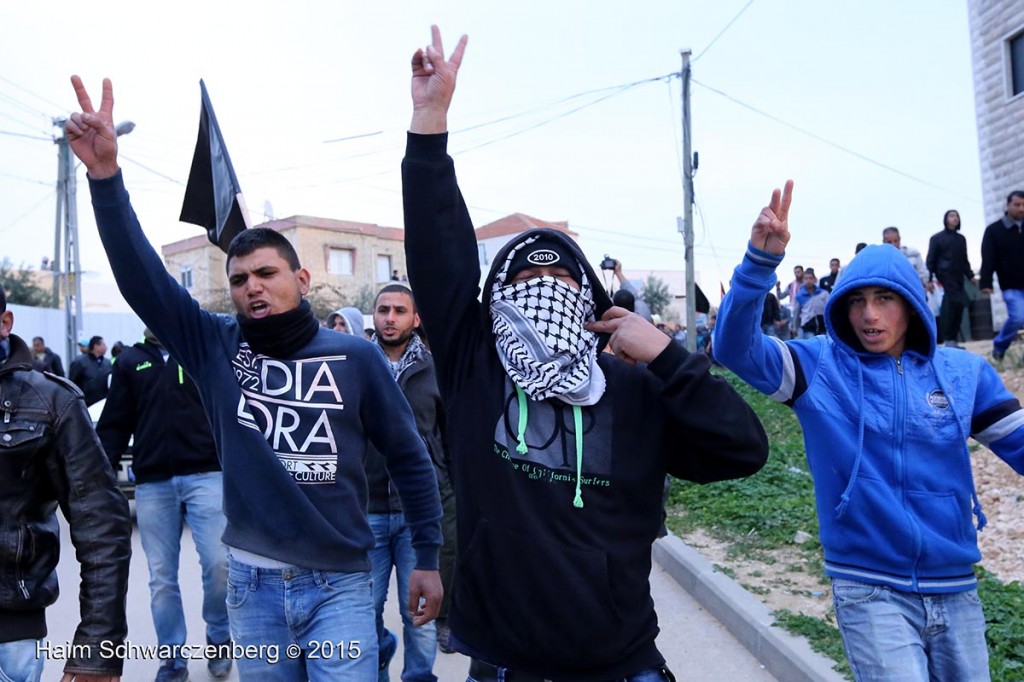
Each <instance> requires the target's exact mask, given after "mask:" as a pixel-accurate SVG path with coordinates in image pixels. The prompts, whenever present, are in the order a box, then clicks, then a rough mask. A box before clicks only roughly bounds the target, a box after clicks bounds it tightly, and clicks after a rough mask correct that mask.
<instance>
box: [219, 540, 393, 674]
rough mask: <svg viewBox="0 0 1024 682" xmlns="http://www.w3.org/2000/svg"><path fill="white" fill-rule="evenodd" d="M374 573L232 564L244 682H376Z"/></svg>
mask: <svg viewBox="0 0 1024 682" xmlns="http://www.w3.org/2000/svg"><path fill="white" fill-rule="evenodd" d="M372 583H373V581H372V580H371V578H370V574H369V573H367V572H361V573H334V572H329V571H316V570H310V569H268V568H255V567H252V566H248V565H246V564H243V563H240V562H239V561H237V560H235V559H229V561H228V598H227V604H228V616H229V617H230V619H231V636H232V638H233V639H234V646H235V648H236V649H237V650H238V651H240V652H244V653H242V654H236V655H235V660H236V662H237V663H238V677H239V679H242V680H245V682H305V681H306V680H309V681H310V682H328V681H333V680H342V681H344V682H367V681H368V680H373V679H375V678H376V677H377V628H376V627H375V625H374V617H373V587H372Z"/></svg>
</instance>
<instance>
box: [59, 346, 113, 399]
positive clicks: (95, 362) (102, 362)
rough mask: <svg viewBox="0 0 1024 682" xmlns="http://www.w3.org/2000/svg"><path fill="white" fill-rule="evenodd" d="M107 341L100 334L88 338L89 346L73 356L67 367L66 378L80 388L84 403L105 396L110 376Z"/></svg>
mask: <svg viewBox="0 0 1024 682" xmlns="http://www.w3.org/2000/svg"><path fill="white" fill-rule="evenodd" d="M106 352H107V343H106V342H105V341H104V340H103V337H102V336H94V337H92V338H91V339H89V348H88V350H86V352H84V353H82V354H81V355H79V356H78V357H77V358H75V360H74V362H72V363H71V366H70V367H68V379H70V380H71V381H72V382H74V384H75V385H76V386H78V387H79V388H80V389H82V393H84V394H85V404H86V405H87V406H88V405H94V404H96V403H98V402H99V401H101V400H103V399H104V398H106V397H107V389H108V386H109V384H108V383H107V380H108V378H109V377H110V360H107V358H106V357H104V356H105V355H106Z"/></svg>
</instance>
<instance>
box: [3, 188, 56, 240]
mask: <svg viewBox="0 0 1024 682" xmlns="http://www.w3.org/2000/svg"><path fill="white" fill-rule="evenodd" d="M56 192H57V190H56V188H54V189H53V190H52V191H50V192H48V193H47V194H46V196H44V197H43V198H42V199H40V200H39V201H37V202H36V203H35V204H33V205H32V207H31V208H30V209H28V210H27V211H25V212H24V213H22V214H21V215H20V216H18V217H17V218H15V219H14V220H13V221H11V222H10V223H8V224H7V225H5V226H4V227H0V232H4V231H5V230H9V229H10V228H12V227H14V226H15V225H17V224H18V223H19V222H21V221H22V220H24V219H25V218H26V217H27V216H28V215H29V214H30V213H32V212H33V211H35V210H36V209H37V208H39V207H40V206H42V205H43V204H44V203H45V202H47V201H49V200H50V199H53V196H54V194H56Z"/></svg>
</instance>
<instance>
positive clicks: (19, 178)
mask: <svg viewBox="0 0 1024 682" xmlns="http://www.w3.org/2000/svg"><path fill="white" fill-rule="evenodd" d="M0 177H2V178H10V179H12V180H21V181H23V182H31V183H34V184H36V185H53V184H54V183H53V182H44V181H43V180H33V179H32V178H25V177H22V176H20V175H11V174H10V173H0Z"/></svg>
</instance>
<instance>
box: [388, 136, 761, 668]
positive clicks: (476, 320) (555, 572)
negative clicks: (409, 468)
mask: <svg viewBox="0 0 1024 682" xmlns="http://www.w3.org/2000/svg"><path fill="white" fill-rule="evenodd" d="M446 144H447V135H415V134H410V135H409V141H408V148H407V152H406V158H405V161H404V162H403V165H402V173H403V175H402V177H403V185H404V200H405V229H406V235H405V238H406V241H405V248H406V260H407V262H408V267H409V278H410V280H411V282H412V284H413V290H414V291H415V292H416V304H417V308H418V310H419V313H420V318H421V320H422V321H423V325H424V327H425V330H426V333H427V336H428V338H429V341H430V347H431V351H432V352H433V354H434V361H435V363H436V365H437V378H438V385H439V387H440V390H441V395H442V398H443V399H444V401H445V405H446V408H447V417H448V444H449V458H450V460H451V465H452V479H453V480H454V482H455V494H456V498H457V499H458V500H459V507H458V545H459V546H458V555H459V563H458V571H457V573H456V578H455V589H454V595H453V602H452V608H451V613H450V615H449V619H448V622H449V625H450V626H451V629H452V633H453V635H454V637H455V639H456V640H457V644H456V645H457V647H458V648H460V649H461V650H462V651H463V652H464V653H468V654H470V655H473V656H475V657H477V658H480V659H482V660H485V661H487V662H490V663H492V664H495V665H501V666H505V667H508V668H511V669H513V670H520V671H523V672H529V673H532V674H534V675H539V676H541V677H544V678H549V679H554V680H558V681H559V682H563V681H571V682H591V681H593V682H597V681H601V682H604V681H606V680H608V679H613V678H615V679H617V678H621V677H624V676H627V675H631V674H634V673H636V672H639V671H641V670H644V669H648V668H653V667H657V666H659V665H662V664H663V662H664V659H663V657H662V655H661V653H659V652H658V650H657V648H656V647H655V643H654V640H655V637H656V636H657V634H658V624H657V617H656V615H655V613H654V604H653V602H652V600H651V596H650V585H649V582H648V580H649V576H650V571H651V543H652V542H653V541H654V540H655V538H656V536H657V533H658V529H659V526H660V524H661V518H662V488H663V485H664V477H665V473H666V472H668V473H672V474H674V475H676V476H679V477H681V478H685V479H689V480H692V481H697V482H710V481H717V480H723V479H729V478H738V477H742V476H749V475H750V474H753V473H754V472H756V471H757V470H758V469H760V468H761V466H762V465H763V464H764V462H765V460H766V459H767V456H768V443H767V438H766V436H765V433H764V431H763V429H762V428H761V424H760V422H759V421H758V419H757V417H756V415H755V414H754V413H753V411H751V409H750V408H749V407H748V406H747V405H746V403H745V402H744V401H743V399H742V398H741V397H740V396H739V395H738V394H737V393H736V392H735V391H734V390H733V389H732V388H731V387H729V385H728V384H727V383H726V382H725V381H723V380H722V379H719V378H716V377H714V376H712V375H711V374H710V373H709V372H708V369H709V362H708V359H707V357H706V356H704V355H702V354H690V353H687V351H686V350H685V349H683V348H682V347H681V346H679V345H678V344H675V343H672V344H670V345H669V346H668V347H667V348H666V349H665V350H664V351H663V352H662V353H661V354H660V355H659V356H658V357H657V358H655V359H654V361H653V362H651V363H650V364H649V365H648V366H647V367H646V368H641V367H636V366H631V365H628V364H626V363H624V362H622V361H620V360H619V359H617V358H615V357H613V356H611V355H609V354H606V353H600V354H599V364H600V366H601V369H602V370H603V371H604V374H605V377H606V379H607V390H606V391H605V393H604V395H603V397H602V398H601V399H600V400H599V401H598V402H597V403H596V404H595V405H593V406H590V407H583V408H582V431H583V433H582V439H583V456H582V471H581V472H578V470H577V465H576V442H577V437H576V434H575V427H574V426H573V424H574V420H573V408H572V406H570V405H568V404H566V403H564V402H562V401H560V400H557V399H552V400H545V401H539V402H535V401H528V405H527V407H528V409H527V428H526V442H527V444H528V445H529V450H528V452H527V454H525V455H520V454H519V453H518V452H517V451H516V442H517V440H516V430H517V428H518V424H519V406H518V404H517V400H516V393H515V390H514V388H513V385H512V383H511V380H510V379H509V377H508V375H507V374H506V372H505V370H504V368H503V367H502V365H501V362H500V360H499V358H498V355H497V351H496V348H495V341H494V337H493V335H492V334H491V331H490V321H489V313H488V312H487V310H488V307H489V306H488V302H489V300H490V294H489V293H488V292H489V291H490V281H491V280H492V279H493V277H494V272H493V271H492V273H491V275H490V277H489V278H488V284H487V285H485V293H484V297H483V298H484V301H485V303H484V306H483V311H481V304H480V302H479V301H478V293H479V287H478V282H479V281H480V267H479V261H478V258H477V245H476V240H475V238H474V234H473V226H472V224H471V222H470V219H469V215H468V213H467V210H466V205H465V203H464V202H463V200H462V196H461V193H460V192H459V188H458V186H457V184H456V180H455V170H454V165H453V162H452V159H451V158H450V157H449V156H448V155H447V154H446ZM527 234H532V232H531V233H527ZM546 234H548V235H552V234H556V235H559V234H560V233H553V232H551V231H548V232H546ZM525 236H526V235H523V236H520V237H518V238H516V239H514V240H513V243H518V242H519V241H521V240H522V239H523V238H525ZM565 243H566V245H567V248H568V249H571V250H572V252H573V253H574V254H576V255H577V258H578V259H579V260H581V261H582V266H583V268H584V271H585V273H586V276H587V278H588V279H589V280H590V281H591V282H599V281H600V280H599V279H598V278H597V276H596V274H595V273H594V271H593V269H592V268H591V267H590V266H589V264H586V262H585V258H584V257H583V255H582V253H581V252H580V251H579V247H577V246H576V244H575V243H574V242H572V240H570V239H567V238H565ZM510 246H511V244H510ZM506 248H508V247H506ZM502 261H503V257H502V255H500V254H499V255H498V256H497V257H495V259H494V263H495V267H499V266H500V264H501V263H502ZM594 296H595V299H596V302H597V308H598V310H597V314H598V315H600V314H601V313H603V312H604V310H606V309H607V308H608V307H609V306H610V301H609V300H608V297H607V294H605V293H604V292H603V291H601V290H600V288H599V287H596V288H595V290H594ZM482 312H483V314H482ZM577 476H579V479H580V481H581V483H582V499H583V507H582V508H576V507H574V506H573V497H574V490H575V486H576V481H577Z"/></svg>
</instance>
